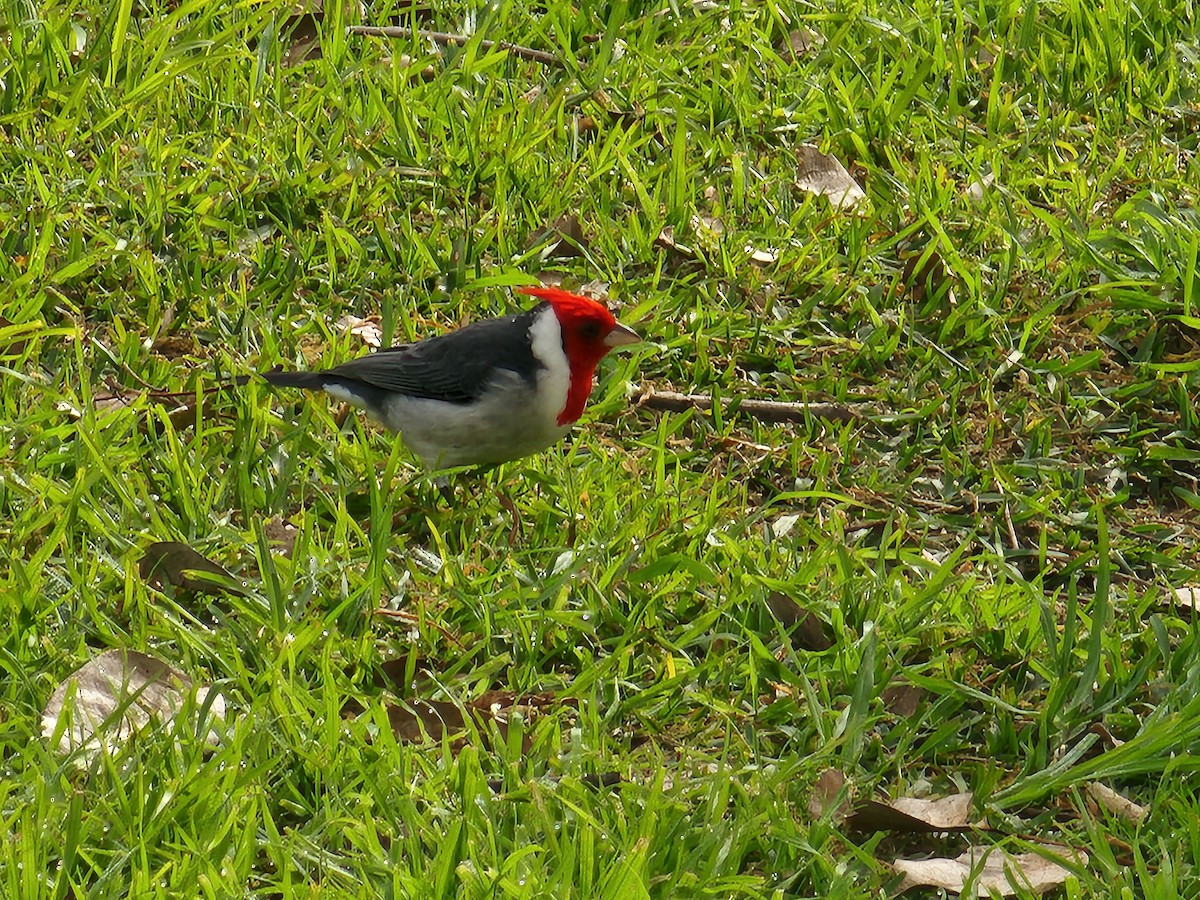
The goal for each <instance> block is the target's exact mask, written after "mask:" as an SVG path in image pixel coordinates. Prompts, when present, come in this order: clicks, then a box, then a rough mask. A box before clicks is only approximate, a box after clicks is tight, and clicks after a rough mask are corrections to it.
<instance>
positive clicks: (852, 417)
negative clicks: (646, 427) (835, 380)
mask: <svg viewBox="0 0 1200 900" xmlns="http://www.w3.org/2000/svg"><path fill="white" fill-rule="evenodd" d="M735 401H736V404H737V405H736V411H737V412H743V413H745V414H746V415H748V416H752V417H753V418H755V419H758V420H760V421H762V422H803V421H806V420H807V419H808V418H809V417H810V416H813V417H816V418H818V419H829V420H830V421H831V422H861V421H863V419H865V418H866V417H865V416H864V415H863V414H862V413H861V412H859V411H858V410H856V409H853V408H851V407H849V406H846V405H845V404H842V403H785V402H782V401H779V400H742V399H737V398H722V400H721V407H722V409H728V408H729V407H730V406H733V405H734V403H735ZM634 405H635V406H639V407H645V408H646V409H657V410H662V411H663V412H683V411H685V410H689V409H698V410H701V411H706V410H710V409H712V405H713V401H712V397H710V396H708V395H707V394H677V393H675V391H656V390H654V389H653V388H651V389H650V390H647V391H646V392H644V393H643V394H642V395H641V396H640V397H638V398H637V401H636V402H635V403H634Z"/></svg>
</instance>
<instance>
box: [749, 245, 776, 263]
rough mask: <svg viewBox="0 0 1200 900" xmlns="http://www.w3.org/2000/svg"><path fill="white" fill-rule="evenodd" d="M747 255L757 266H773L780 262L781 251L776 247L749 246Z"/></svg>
mask: <svg viewBox="0 0 1200 900" xmlns="http://www.w3.org/2000/svg"><path fill="white" fill-rule="evenodd" d="M746 254H747V255H748V256H749V257H750V262H751V263H753V264H754V265H756V266H773V265H775V263H777V262H779V251H778V250H776V249H775V248H774V247H765V248H764V247H755V246H754V245H753V244H747V245H746Z"/></svg>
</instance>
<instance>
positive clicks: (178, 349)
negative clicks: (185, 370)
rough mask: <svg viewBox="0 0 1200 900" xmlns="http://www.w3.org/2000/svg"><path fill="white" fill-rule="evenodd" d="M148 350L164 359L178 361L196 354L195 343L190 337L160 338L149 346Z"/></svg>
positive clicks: (171, 336) (172, 336)
mask: <svg viewBox="0 0 1200 900" xmlns="http://www.w3.org/2000/svg"><path fill="white" fill-rule="evenodd" d="M150 349H151V351H152V352H154V353H156V354H158V355H159V356H161V357H163V358H164V359H179V358H180V357H183V356H191V355H192V354H193V353H195V352H196V341H195V339H194V338H192V337H190V336H184V335H181V334H173V335H168V336H167V337H160V338H159V339H158V340H156V341H155V342H154V343H153V344H151V345H150Z"/></svg>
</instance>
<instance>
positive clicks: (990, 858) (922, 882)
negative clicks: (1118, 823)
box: [892, 847, 1088, 897]
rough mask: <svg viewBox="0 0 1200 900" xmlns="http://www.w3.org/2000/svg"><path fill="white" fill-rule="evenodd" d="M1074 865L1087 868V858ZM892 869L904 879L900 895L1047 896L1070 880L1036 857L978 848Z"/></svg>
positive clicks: (911, 861)
mask: <svg viewBox="0 0 1200 900" xmlns="http://www.w3.org/2000/svg"><path fill="white" fill-rule="evenodd" d="M1075 861H1076V862H1077V863H1078V864H1079V865H1087V862H1088V857H1087V854H1086V853H1083V852H1082V851H1079V855H1078V857H1077V858H1076V860H1075ZM892 868H893V869H895V870H896V871H897V872H899V873H900V874H901V875H903V876H904V879H903V880H902V881H901V882H900V884H899V886H897V888H896V892H897V893H903V892H904V891H907V890H909V889H911V888H914V887H933V888H941V889H942V890H945V891H953V892H954V893H960V894H961V893H962V892H963V891H965V890H967V889H970V892H971V895H972V896H977V895H980V894H988V893H994V894H998V895H999V896H1001V897H1012V896H1014V895H1016V894H1017V893H1018V892H1019V891H1022V890H1025V891H1034V892H1035V893H1038V894H1044V893H1045V892H1046V891H1049V890H1053V889H1054V888H1056V887H1059V886H1060V885H1061V884H1062V883H1063V882H1065V881H1066V880H1067V879H1068V878H1069V877H1071V871H1070V869H1067V868H1066V867H1064V866H1062V865H1060V864H1059V863H1056V862H1052V861H1051V860H1049V859H1046V858H1045V857H1044V856H1040V855H1038V854H1037V853H1020V854H1017V855H1016V856H1012V855H1010V854H1008V853H1005V852H1004V851H1003V850H1000V849H996V848H988V849H983V848H979V847H972V848H971V849H970V850H968V851H967V852H966V853H964V854H962V855H961V856H959V857H958V858H956V859H898V860H896V861H895V862H893V863H892Z"/></svg>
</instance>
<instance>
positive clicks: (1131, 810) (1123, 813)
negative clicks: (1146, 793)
mask: <svg viewBox="0 0 1200 900" xmlns="http://www.w3.org/2000/svg"><path fill="white" fill-rule="evenodd" d="M1084 789H1085V790H1086V791H1087V795H1088V796H1089V797H1091V798H1092V799H1093V800H1094V801H1096V803H1098V804H1099V805H1100V806H1102V807H1103V808H1104V809H1106V810H1108V811H1109V812H1110V813H1112V814H1113V815H1114V816H1120V817H1121V818H1122V819H1126V820H1128V821H1130V822H1133V823H1134V824H1136V823H1138V822H1140V821H1142V819H1144V818H1146V808H1145V807H1144V806H1139V805H1138V804H1136V803H1134V802H1133V801H1132V800H1130V799H1128V798H1126V797H1122V796H1121V795H1120V794H1118V793H1117V792H1116V791H1114V790H1113V789H1112V788H1110V787H1109V786H1108V785H1106V784H1101V783H1100V782H1098V781H1093V782H1090V783H1089V784H1088V785H1087V786H1086V787H1085V788H1084Z"/></svg>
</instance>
